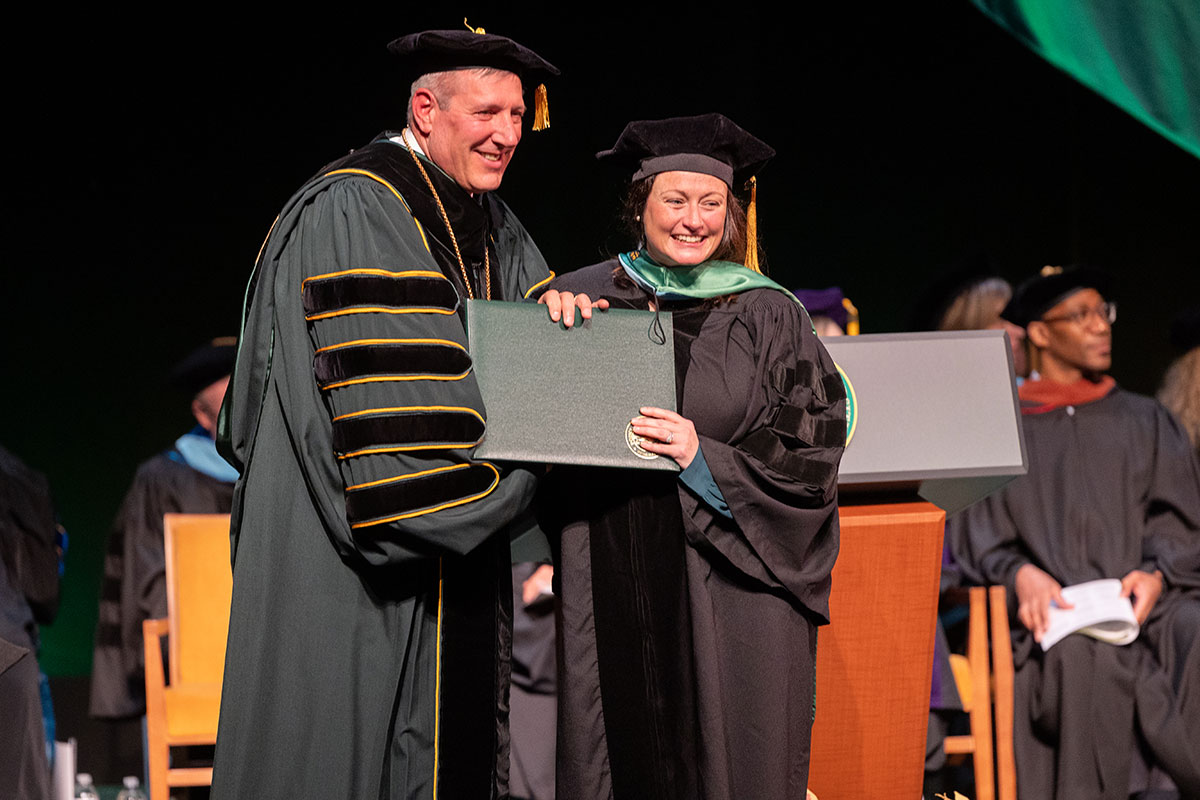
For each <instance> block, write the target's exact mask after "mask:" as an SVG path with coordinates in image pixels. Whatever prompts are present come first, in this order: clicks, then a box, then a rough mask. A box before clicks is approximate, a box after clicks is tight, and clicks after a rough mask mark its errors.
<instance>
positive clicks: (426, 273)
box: [300, 267, 450, 292]
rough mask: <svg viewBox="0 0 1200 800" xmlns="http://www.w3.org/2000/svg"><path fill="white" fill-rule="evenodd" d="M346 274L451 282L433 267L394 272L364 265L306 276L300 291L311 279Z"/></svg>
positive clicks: (318, 279)
mask: <svg viewBox="0 0 1200 800" xmlns="http://www.w3.org/2000/svg"><path fill="white" fill-rule="evenodd" d="M346 275H381V276H383V277H385V278H437V279H439V280H443V281H446V283H450V281H449V280H448V279H447V278H446V276H445V275H443V274H442V273H440V272H435V271H434V270H431V269H405V270H400V271H399V272H392V271H391V270H386V269H376V268H375V267H363V268H361V269H343V270H339V271H337V272H326V273H323V274H321V275H313V276H311V277H308V278H305V279H304V280H302V281H300V291H301V292H303V291H304V288H305V286H307V285H308V282H309V281H324V280H329V279H330V278H342V277H345V276H346Z"/></svg>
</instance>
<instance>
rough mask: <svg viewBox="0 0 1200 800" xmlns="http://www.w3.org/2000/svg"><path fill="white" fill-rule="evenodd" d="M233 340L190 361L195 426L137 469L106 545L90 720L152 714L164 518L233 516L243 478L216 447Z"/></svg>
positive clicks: (163, 606)
mask: <svg viewBox="0 0 1200 800" xmlns="http://www.w3.org/2000/svg"><path fill="white" fill-rule="evenodd" d="M236 350H237V347H236V340H235V339H234V338H233V337H228V338H220V339H214V340H213V341H212V342H211V343H209V344H206V345H204V346H202V347H200V348H198V349H196V350H195V351H193V352H192V353H191V354H190V355H188V356H187V358H185V359H184V360H183V361H181V362H180V363H179V364H178V365H177V366H176V367H175V369H174V370H172V372H171V375H170V383H171V385H172V386H173V387H174V388H176V389H179V390H181V391H183V392H186V393H187V395H188V396H190V397H191V398H192V415H193V416H194V417H195V418H196V427H195V428H193V429H192V430H191V431H189V432H188V433H185V434H184V435H183V436H180V437H179V438H178V439H177V440H176V441H175V444H174V445H173V446H172V447H171V448H169V449H168V450H165V451H163V452H161V453H159V454H158V455H156V456H154V457H153V458H151V459H150V460H149V461H146V462H145V463H143V464H142V465H141V466H140V467H138V470H137V474H136V475H135V476H134V479H133V486H131V487H130V489H129V492H128V494H126V495H125V500H124V502H122V504H121V510H120V511H119V512H118V513H117V519H116V521H115V522H114V523H113V527H112V532H111V534H110V535H109V540H108V553H107V555H106V556H105V558H104V584H103V587H102V588H101V592H100V620H99V624H98V625H97V627H96V649H95V653H94V657H93V666H92V694H91V709H90V710H91V715H92V716H93V717H99V718H102V719H125V718H130V717H138V716H141V715H143V714H145V713H146V696H145V695H146V684H145V678H144V673H143V668H142V667H143V665H142V653H143V648H142V620H146V619H157V618H162V617H165V616H167V589H166V566H165V560H164V555H163V514H167V513H184V514H228V513H229V508H230V504H231V503H232V502H233V482H234V481H235V480H237V471H236V470H234V468H233V467H231V466H229V464H228V463H226V462H225V460H224V459H222V458H221V457H220V456H219V455H218V454H217V450H216V445H215V444H214V439H213V437H214V432H215V431H216V429H217V412H218V411H219V410H220V408H221V399H222V398H223V397H224V396H225V386H226V384H228V383H229V373H230V371H231V370H232V369H233V359H234V355H235V353H236Z"/></svg>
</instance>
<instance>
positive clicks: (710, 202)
mask: <svg viewBox="0 0 1200 800" xmlns="http://www.w3.org/2000/svg"><path fill="white" fill-rule="evenodd" d="M728 202H729V187H727V186H726V185H725V182H724V181H723V180H721V179H720V178H717V177H714V176H712V175H705V174H703V173H700V172H662V173H659V174H658V175H656V176H655V178H654V183H653V185H652V186H651V187H650V196H649V197H648V198H647V199H646V207H645V209H644V210H643V212H642V230H643V232H644V233H645V237H646V250H648V251H649V253H650V257H651V258H652V259H654V260H655V261H656V262H658V263H659V264H661V265H663V266H664V267H677V266H691V265H694V264H699V263H701V262H703V261H707V260H708V259H709V258H711V257H712V254H713V253H714V252H715V251H716V249H717V247H718V246H719V245H720V244H721V237H722V236H724V234H725V215H726V206H727V204H728Z"/></svg>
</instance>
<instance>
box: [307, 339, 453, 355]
mask: <svg viewBox="0 0 1200 800" xmlns="http://www.w3.org/2000/svg"><path fill="white" fill-rule="evenodd" d="M372 344H437V345H443V346H445V347H456V348H458V349H459V350H462V351H463V352H464V353H465V352H467V348H465V347H463V346H462V345H461V344H459V343H458V342H452V341H450V340H449V339H352V340H350V341H348V342H338V343H337V344H330V345H326V346H325V347H318V348H317V349H316V350H314V351H313V352H314V354H315V353H325V352H328V351H330V350H340V349H342V348H343V347H362V346H366V345H372Z"/></svg>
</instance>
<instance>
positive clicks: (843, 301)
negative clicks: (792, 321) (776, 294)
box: [792, 286, 858, 337]
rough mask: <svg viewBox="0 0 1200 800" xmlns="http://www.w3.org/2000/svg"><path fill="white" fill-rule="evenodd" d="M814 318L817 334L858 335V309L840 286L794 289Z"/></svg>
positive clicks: (793, 291) (793, 292) (824, 335)
mask: <svg viewBox="0 0 1200 800" xmlns="http://www.w3.org/2000/svg"><path fill="white" fill-rule="evenodd" d="M792 294H794V295H796V297H797V298H799V300H800V302H801V303H803V304H804V309H805V310H806V311H808V316H809V317H811V318H812V324H813V329H814V330H816V332H817V336H821V337H828V336H857V335H858V309H857V308H855V307H854V304H853V303H851V302H850V298H848V297H846V295H845V294H843V293H842V288H841V287H840V286H830V287H829V288H828V289H793V290H792Z"/></svg>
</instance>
